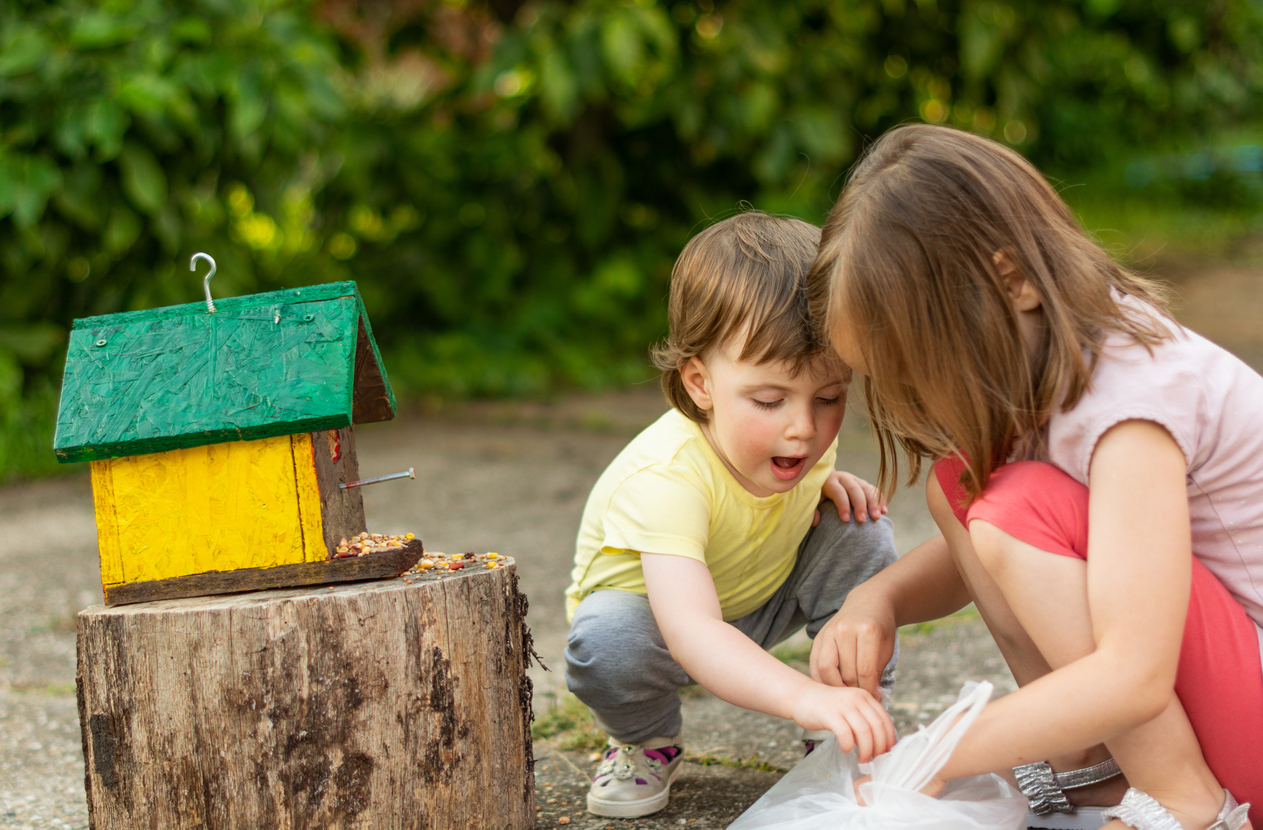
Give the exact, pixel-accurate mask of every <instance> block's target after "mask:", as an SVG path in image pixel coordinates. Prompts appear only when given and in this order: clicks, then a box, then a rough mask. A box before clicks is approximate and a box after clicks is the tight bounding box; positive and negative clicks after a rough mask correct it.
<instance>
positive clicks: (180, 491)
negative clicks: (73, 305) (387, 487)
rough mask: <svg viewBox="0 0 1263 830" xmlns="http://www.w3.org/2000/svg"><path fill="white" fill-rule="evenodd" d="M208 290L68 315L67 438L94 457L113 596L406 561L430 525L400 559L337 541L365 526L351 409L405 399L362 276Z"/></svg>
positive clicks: (205, 590) (384, 409)
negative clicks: (378, 336) (263, 289)
mask: <svg viewBox="0 0 1263 830" xmlns="http://www.w3.org/2000/svg"><path fill="white" fill-rule="evenodd" d="M208 304H209V303H207V304H203V303H192V304H188V305H181V306H171V307H166V308H157V309H151V310H147V311H136V312H129V313H123V314H110V315H104V316H99V317H89V318H86V319H82V320H76V321H75V323H74V327H73V329H72V331H71V335H70V348H69V353H68V355H67V359H66V370H65V376H64V380H63V383H62V394H61V407H60V410H59V412H58V416H57V434H56V438H55V441H54V448H55V450H56V453H57V457H58V458H59V459H60V460H61V461H64V462H73V461H90V462H91V463H92V488H93V495H94V499H95V502H96V520H97V531H98V536H99V546H100V554H101V581H102V585H103V587H104V590H105V598H106V603H107V604H110V605H114V604H122V603H127V602H137V601H141V600H147V599H159V598H172V597H186V596H199V595H204V594H217V593H226V592H231V591H242V590H252V589H255V588H269V587H283V586H294V585H305V584H319V583H321V582H328V581H339V580H343V579H365V578H373V577H376V576H384V575H388V573H389V572H391V571H393V574H398V573H400V572H401V571H403V570H406V569H407V568H408V567H409V566H410V565H411V564H412V562H415V561H416V558H417V557H419V555H420V547H421V546H420V542H419V541H418V542H416V543H415V544H410V545H408V548H409V553H412V552H413V551H414V550H415V554H416V556H413V557H412V561H410V562H407V564H403V565H402V567H400V566H399V564H400V563H399V562H393V561H392V562H382V561H380V557H379V559H378V560H374V561H373V562H371V563H370V562H366V561H363V560H362V559H354V560H350V561H347V560H341V559H337V558H336V557H334V551H335V548H336V547H337V545H338V543H339V541H340V540H341V539H342V538H345V537H350V536H353V535H355V534H358V533H360V532H362V531H364V530H365V520H364V503H363V500H362V498H361V496H360V493H359V490H358V489H355V488H351V489H343V488H341V487H339V484H342V483H345V482H347V481H350V480H354V479H356V478H358V474H359V471H358V464H357V462H356V457H355V439H354V434H353V430H352V425H353V424H355V423H363V422H366V421H384V420H389V419H391V418H393V417H394V415H395V399H394V394H393V392H392V391H391V388H390V382H389V381H388V380H387V377H386V371H385V369H384V368H383V366H382V361H381V355H380V353H379V351H378V348H377V344H376V342H375V341H374V340H373V332H372V328H371V327H370V326H369V322H368V315H367V313H366V312H365V309H364V302H363V300H362V299H361V297H360V294H359V291H358V290H357V289H356V286H355V283H353V282H341V283H332V284H329V285H321V286H313V287H309V288H296V289H291V290H286V291H276V292H272V293H267V294H254V295H249V296H244V297H235V298H228V299H223V300H220V301H219V302H218V304H217V307H216V308H215V310H214V311H213V312H212V311H210V310H208V307H207V306H208ZM369 558H371V557H365V558H364V559H369ZM401 558H402V557H396V559H401ZM374 568H377V569H378V570H380V571H381V572H380V573H376V572H374ZM393 574H391V575H393Z"/></svg>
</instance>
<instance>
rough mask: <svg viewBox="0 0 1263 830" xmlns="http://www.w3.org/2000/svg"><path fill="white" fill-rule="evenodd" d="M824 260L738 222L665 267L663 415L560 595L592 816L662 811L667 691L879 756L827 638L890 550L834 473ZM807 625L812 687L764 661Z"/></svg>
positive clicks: (837, 391)
mask: <svg viewBox="0 0 1263 830" xmlns="http://www.w3.org/2000/svg"><path fill="white" fill-rule="evenodd" d="M819 242H820V229H819V228H816V227H814V226H812V225H809V224H807V223H806V222H801V221H798V220H795V219H785V218H778V217H773V216H768V215H766V214H762V213H758V212H754V211H750V212H746V213H742V214H739V215H737V216H734V217H732V218H730V219H727V220H725V221H723V222H720V223H718V224H716V225H714V226H712V227H710V228H708V229H707V230H705V231H703V232H702V233H700V234H698V235H697V236H696V237H695V238H694V239H693V240H691V241H690V242H689V244H688V245H687V246H686V247H685V249H684V252H683V253H682V254H681V255H680V258H679V260H678V261H677V262H676V264H675V269H674V271H673V273H672V278H671V296H670V301H669V309H668V317H669V322H670V334H669V336H668V339H667V341H666V343H664V344H662V345H661V346H660V347H659V348H658V349H657V350H656V351H655V355H654V358H655V362H656V363H657V365H658V366H659V368H660V369H661V370H662V384H663V388H664V389H665V391H666V394H667V398H668V399H669V400H670V402H671V404H672V406H673V409H672V410H671V411H669V412H667V413H666V414H665V415H663V416H662V417H661V418H660V419H658V421H657V422H655V423H654V424H653V425H652V426H650V427H649V428H648V429H646V430H645V431H644V432H642V433H641V434H640V435H639V436H637V437H636V438H635V439H634V440H633V441H632V442H631V443H630V444H629V445H628V446H627V447H626V448H625V449H624V450H623V451H622V453H620V454H619V456H618V457H617V458H615V459H614V461H613V462H612V463H611V464H610V466H609V467H608V468H607V469H606V471H605V472H604V474H602V476H601V478H600V479H599V480H598V481H597V483H596V486H595V487H594V488H593V490H592V494H591V496H589V498H588V502H587V506H586V507H585V508H584V514H583V523H582V526H581V527H580V530H579V538H578V543H577V552H576V555H575V567H574V571H573V573H572V578H573V584H572V585H571V586H570V587H569V588H568V589H567V591H566V612H567V615H568V616H569V617H570V620H571V628H570V635H569V639H568V645H567V647H566V655H565V656H566V682H567V685H568V686H569V687H570V690H571V691H572V692H573V693H574V694H575V695H577V696H578V697H579V699H580V700H582V701H583V702H584V703H585V704H587V705H588V707H590V708H591V709H592V711H593V713H594V715H595V716H596V720H597V723H598V724H599V725H600V726H601V728H602V729H604V730H605V731H606V732H607V733H609V735H610V748H609V749H607V750H606V753H605V759H604V760H603V761H602V762H601V764H600V766H599V767H598V769H597V775H596V779H595V780H594V781H593V783H592V787H591V790H590V791H589V793H588V810H589V811H590V812H592V813H595V814H596V815H600V816H613V817H623V818H627V817H634V816H642V815H648V814H650V813H654V812H657V811H658V810H660V809H662V808H663V807H665V806H666V803H667V799H668V797H669V794H670V788H671V781H672V779H673V778H674V777H675V774H676V773H677V772H678V770H679V767H680V764H681V762H682V760H683V755H684V751H683V748H682V747H681V745H680V741H679V734H680V730H681V726H682V719H681V716H680V698H679V694H678V690H679V689H680V688H681V687H683V686H687V685H689V684H692V683H700V684H701V685H702V686H703V687H705V688H706V689H707V690H708V691H710V692H711V693H713V694H715V695H716V696H718V697H720V698H722V699H724V700H726V701H728V702H730V703H733V704H736V705H738V706H742V707H745V708H747V709H753V710H755V711H758V712H766V713H768V714H772V715H777V716H779V717H783V718H792V719H793V720H794V721H796V722H797V723H798V724H799V725H800V726H802V727H803V728H804V729H806V730H829V731H832V732H833V733H834V734H836V735H837V736H838V740H839V741H840V744H841V747H842V748H843V749H844V750H849V749H850V748H851V747H852V746H853V745H855V746H858V747H859V748H860V758H861V760H868V759H869V758H871V757H872V756H874V755H877V754H880V753H882V752H884V751H885V750H886V749H888V748H889V747H890V746H891V745H893V743H894V740H895V735H894V726H893V723H892V722H891V720H890V718H889V716H888V715H887V714H886V711H885V709H884V708H883V706H882V703H881V701H880V700H879V699H878V698H877V697H874V695H873V694H870V692H869V691H865V690H864V689H861V688H848V687H845V686H842V685H841V677H840V675H839V674H838V672H837V669H836V666H837V665H838V664H839V662H840V661H839V657H838V655H839V654H841V653H843V652H845V650H846V649H847V647H848V644H847V643H846V642H843V640H845V639H846V638H845V637H844V636H843V635H841V634H839V636H838V638H837V640H836V641H835V640H834V638H833V637H831V636H830V628H829V626H828V625H827V623H828V622H829V620H830V618H832V616H833V615H834V613H835V612H836V611H837V610H838V608H840V607H841V605H842V602H843V600H844V599H845V598H846V595H847V593H848V592H849V591H850V590H851V589H852V588H853V587H855V586H856V585H858V584H859V583H861V582H863V581H864V580H865V579H867V578H868V577H870V576H872V575H873V574H874V573H876V572H877V571H879V570H881V569H882V568H883V567H885V566H886V565H888V564H890V563H891V562H893V561H894V560H895V546H894V540H893V537H892V533H891V525H890V521H889V519H886V518H884V517H883V516H882V514H883V513H884V512H885V508H884V505H882V504H881V503H880V500H879V498H878V495H877V492H876V490H875V489H874V488H873V487H871V486H870V485H868V484H867V483H865V482H863V481H861V480H860V479H857V478H855V477H854V476H852V475H850V474H848V473H843V472H839V471H837V470H834V469H833V464H834V459H835V457H836V453H837V434H838V428H839V427H840V426H841V424H842V415H843V411H844V409H845V406H846V391H847V384H848V383H849V381H850V370H849V369H848V368H847V367H846V366H845V365H844V364H842V363H841V362H840V361H839V360H838V359H837V358H836V356H834V354H833V352H832V351H831V350H830V349H828V348H827V347H826V346H824V345H823V344H822V341H821V340H820V338H819V336H818V335H817V333H816V332H815V330H814V329H813V327H812V324H811V321H810V319H809V318H808V315H807V307H806V295H805V290H804V281H805V278H806V275H807V270H808V268H809V267H810V266H811V263H812V259H813V258H814V257H815V254H816V248H817V247H818V245H819ZM822 499H829V500H831V501H832V502H833V504H832V505H826V504H821V500H822ZM852 510H854V512H855V521H851V520H850V519H851V512H852ZM870 519H871V520H870ZM804 625H805V626H806V629H807V633H808V635H809V636H811V637H813V638H816V639H815V642H814V643H813V645H812V661H811V664H812V673H813V676H816V677H817V679H816V680H813V679H812V678H809V677H807V676H806V675H803V674H801V673H799V672H797V671H795V670H794V669H791V668H789V667H788V666H786V665H785V664H783V663H781V662H780V661H779V660H777V659H776V658H774V657H772V656H771V655H769V654H767V652H766V651H765V649H768V648H771V647H772V646H773V645H775V644H776V643H778V642H780V641H781V640H783V639H785V638H786V637H788V636H789V635H790V634H792V633H794V631H796V630H797V629H799V628H801V627H803V626H804ZM822 631H823V632H824V634H825V636H824V637H817V635H818V634H820V633H821V632H822ZM851 639H852V641H853V637H852V638H851ZM850 648H851V651H854V643H853V642H851V643H850ZM894 662H895V661H894V659H892V660H891V662H890V665H889V666H887V667H886V670H885V672H884V674H883V676H882V683H883V686H884V687H885V688H888V687H889V685H890V683H891V682H892V681H893V669H894ZM820 680H823V681H824V682H819V681H820ZM870 689H871V690H872V691H876V683H875V682H874V683H872V684H870Z"/></svg>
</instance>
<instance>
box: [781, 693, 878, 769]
mask: <svg viewBox="0 0 1263 830" xmlns="http://www.w3.org/2000/svg"><path fill="white" fill-rule="evenodd" d="M793 713H794V722H795V723H797V724H798V725H799V726H801V727H802V728H804V729H828V730H829V731H830V732H832V733H833V734H834V735H837V737H838V746H839V747H840V748H841V750H842V751H843V752H850V751H851V750H852V749H853V748H856V747H858V748H859V758H860V763H867V762H869V761H871V760H873V758H874V757H876V756H878V755H881V754H882V753H883V752H886V751H887V750H889V749H890V748H891V747H892V746H894V745H895V723H894V721H892V720H891V719H890V715H889V714H887V713H886V710H885V709H884V708H882V705H881V703H879V702H878V701H877V699H876V698H874V697H873V696H872V695H870V694H869V693H868V692H866V691H864V690H863V689H851V688H846V687H842V688H835V687H831V686H822V685H820V684H818V683H813V684H812V685H811V686H810V687H809V688H808V689H807V690H805V691H804V692H803V693H802V695H801V696H800V697H799V698H798V700H797V701H795V703H794V709H793Z"/></svg>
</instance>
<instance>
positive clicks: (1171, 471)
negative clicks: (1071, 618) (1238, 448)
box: [940, 421, 1192, 778]
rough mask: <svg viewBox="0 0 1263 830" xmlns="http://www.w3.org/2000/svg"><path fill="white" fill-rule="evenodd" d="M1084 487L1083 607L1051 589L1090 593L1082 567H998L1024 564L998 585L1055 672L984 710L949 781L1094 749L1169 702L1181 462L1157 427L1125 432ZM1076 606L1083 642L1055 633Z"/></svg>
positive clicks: (1186, 534)
mask: <svg viewBox="0 0 1263 830" xmlns="http://www.w3.org/2000/svg"><path fill="white" fill-rule="evenodd" d="M1088 484H1089V502H1088V504H1089V508H1088V510H1089V512H1088V517H1089V518H1088V526H1089V528H1090V531H1089V536H1088V562H1087V566H1086V597H1082V596H1079V597H1078V598H1076V597H1074V596H1073V595H1072V594H1067V593H1065V592H1059V591H1058V590H1055V588H1056V586H1057V584H1058V581H1059V580H1060V579H1061V578H1062V577H1063V576H1067V575H1069V576H1070V577H1072V578H1070V579H1068V580H1066V582H1065V584H1068V585H1075V584H1078V585H1080V586H1082V583H1083V577H1082V570H1079V571H1077V572H1074V571H1070V570H1066V569H1067V568H1075V567H1077V568H1080V569H1082V567H1083V566H1082V565H1080V564H1079V563H1078V560H1073V559H1068V558H1066V557H1060V556H1057V555H1055V554H1046V553H1043V552H1042V551H1036V550H1035V549H1034V548H1030V551H1029V552H1021V555H1020V556H1018V557H1015V558H1013V559H1005V560H1004V562H1003V563H1002V565H1001V567H1002V568H1003V567H1009V566H1010V564H1011V563H1020V562H1022V561H1025V562H1027V563H1028V565H1029V567H1028V568H1027V569H1026V570H1024V571H1022V572H1015V573H1011V574H1006V573H1003V572H1000V573H998V574H996V579H997V582H1000V583H1001V586H1002V587H1004V588H1005V594H1006V597H1007V598H1008V600H1009V604H1010V606H1012V607H1013V610H1014V612H1015V613H1016V614H1017V616H1018V617H1019V618H1020V619H1022V621H1023V626H1024V627H1025V628H1026V630H1027V632H1028V633H1029V634H1030V635H1031V637H1032V638H1033V639H1034V640H1035V643H1036V645H1038V646H1039V649H1040V651H1041V652H1042V653H1043V656H1044V658H1045V659H1046V660H1047V661H1048V662H1049V664H1050V665H1051V666H1052V667H1053V669H1054V671H1053V672H1051V673H1050V674H1047V675H1045V676H1044V677H1042V678H1040V679H1038V680H1036V681H1035V682H1033V683H1030V684H1029V685H1027V686H1024V687H1023V688H1022V689H1020V690H1019V691H1017V692H1014V693H1013V694H1010V695H1007V696H1005V697H1003V698H1001V699H1000V700H998V701H996V702H994V703H992V704H990V705H988V706H987V707H986V708H985V709H984V710H983V711H982V714H981V715H980V716H979V717H978V720H977V721H975V722H974V725H973V726H972V727H971V728H970V730H969V732H968V733H967V734H966V735H965V736H964V738H963V740H962V741H961V743H960V744H959V745H958V746H957V748H956V751H955V752H954V753H953V754H952V757H951V760H950V761H949V762H948V763H947V765H946V766H945V767H944V768H943V770H942V771H941V773H940V775H941V776H942V777H943V778H956V777H960V776H966V775H975V774H978V773H983V772H992V771H995V770H999V769H1004V768H1008V767H1012V766H1015V765H1017V764H1023V763H1028V762H1030V761H1036V760H1042V759H1044V758H1048V757H1052V756H1056V755H1061V754H1066V753H1069V752H1072V751H1075V750H1079V749H1082V748H1083V747H1086V746H1092V745H1094V744H1098V743H1100V742H1102V741H1104V740H1106V739H1109V738H1111V737H1113V736H1115V735H1118V734H1119V733H1122V732H1125V731H1128V730H1130V729H1133V728H1135V727H1137V726H1139V725H1141V724H1143V723H1146V722H1147V721H1149V720H1152V719H1153V718H1155V717H1157V716H1158V715H1159V714H1161V713H1162V712H1163V710H1164V709H1165V708H1166V707H1167V706H1168V704H1169V703H1170V700H1171V696H1172V690H1173V688H1174V684H1175V672H1176V666H1177V663H1178V661H1179V653H1180V642H1181V639H1182V636H1183V629H1184V618H1185V615H1186V614H1187V610H1188V598H1189V584H1190V578H1191V577H1190V557H1191V556H1192V550H1191V540H1190V528H1189V511H1188V495H1187V490H1186V484H1185V459H1184V455H1183V453H1182V451H1181V450H1180V448H1179V446H1178V445H1177V444H1176V443H1175V440H1174V439H1173V438H1172V437H1171V436H1170V434H1169V433H1167V432H1166V430H1164V429H1163V428H1161V427H1160V426H1158V425H1157V424H1154V423H1152V422H1149V421H1126V422H1124V423H1122V424H1119V425H1117V426H1115V427H1114V428H1112V429H1111V430H1109V431H1108V432H1107V433H1106V434H1105V435H1104V437H1102V438H1101V440H1100V442H1099V443H1098V444H1097V448H1096V451H1095V454H1094V456H1093V459H1092V464H1091V468H1090V471H1089V481H1088ZM979 532H982V533H984V534H985V533H994V532H996V531H994V529H990V526H984V527H983V528H981V529H977V528H975V532H974V536H975V539H977V538H978V533H979ZM1076 579H1077V580H1078V581H1077V583H1076V581H1075V580H1076ZM1074 604H1078V605H1080V606H1082V607H1083V608H1084V610H1085V611H1086V613H1087V616H1088V617H1089V618H1090V632H1089V633H1088V635H1087V636H1086V638H1085V639H1086V640H1087V642H1078V643H1076V642H1073V639H1074V638H1073V637H1070V636H1069V635H1066V634H1064V633H1062V634H1059V632H1058V631H1057V628H1058V620H1060V621H1061V622H1062V623H1065V622H1066V620H1067V616H1066V615H1067V613H1068V612H1069V607H1068V606H1071V605H1074Z"/></svg>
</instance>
